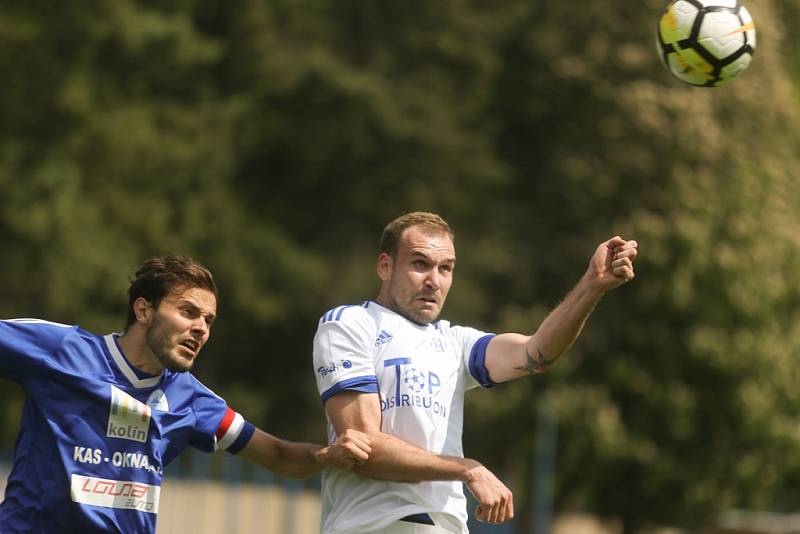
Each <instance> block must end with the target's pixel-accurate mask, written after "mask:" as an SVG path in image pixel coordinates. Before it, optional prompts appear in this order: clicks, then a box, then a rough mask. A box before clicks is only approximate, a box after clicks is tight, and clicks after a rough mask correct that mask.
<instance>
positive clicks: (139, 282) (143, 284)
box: [127, 254, 217, 326]
mask: <svg viewBox="0 0 800 534" xmlns="http://www.w3.org/2000/svg"><path fill="white" fill-rule="evenodd" d="M192 287H198V288H201V289H206V290H208V291H210V292H211V293H213V294H214V297H215V298H216V296H217V284H216V283H215V282H214V276H213V275H212V274H211V271H209V270H208V269H207V268H206V267H204V266H203V265H201V264H200V263H198V262H196V261H195V260H193V259H192V258H190V257H188V256H181V255H178V254H166V255H164V256H158V257H156V258H151V259H149V260H147V261H146V262H144V263H143V264H142V266H141V267H140V268H139V270H138V271H136V275H135V278H134V279H133V280H131V285H130V287H129V288H128V323H127V326H130V325H132V324H133V323H134V322H136V314H135V313H134V312H133V303H134V302H136V299H138V298H139V297H141V298H143V299H145V300H146V301H147V302H149V303H150V304H152V305H153V307H156V308H157V307H158V305H159V304H160V303H161V299H163V298H164V297H166V296H167V295H169V294H170V293H172V292H173V291H176V290H179V289H186V288H192Z"/></svg>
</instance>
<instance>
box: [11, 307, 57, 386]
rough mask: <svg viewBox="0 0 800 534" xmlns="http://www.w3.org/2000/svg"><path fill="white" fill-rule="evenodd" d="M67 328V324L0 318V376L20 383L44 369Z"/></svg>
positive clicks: (55, 351) (50, 360)
mask: <svg viewBox="0 0 800 534" xmlns="http://www.w3.org/2000/svg"><path fill="white" fill-rule="evenodd" d="M71 331H72V327H71V326H68V325H63V324H58V323H51V322H47V321H42V320H40V319H10V320H3V321H0V378H8V379H10V380H14V381H17V382H22V381H24V380H25V379H26V378H27V377H28V376H30V375H31V374H33V373H36V372H37V371H41V370H44V369H46V368H48V367H49V365H50V363H51V362H52V360H53V357H54V355H55V354H56V353H58V351H59V349H60V347H61V344H62V343H63V341H64V338H65V337H66V336H67V334H68V333H70V332H71Z"/></svg>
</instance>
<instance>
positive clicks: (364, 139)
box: [0, 0, 800, 534]
mask: <svg viewBox="0 0 800 534" xmlns="http://www.w3.org/2000/svg"><path fill="white" fill-rule="evenodd" d="M666 3H667V2H666V0H644V1H641V2H630V1H628V0H598V1H594V2H560V1H558V2H555V1H545V0H502V1H496V2H484V1H477V0H471V1H469V0H438V1H435V2H431V1H428V0H425V1H417V0H403V1H395V0H380V1H377V0H314V1H310V0H228V1H219V0H217V1H215V0H159V1H154V0H92V1H85V0H74V1H72V2H55V1H46V0H42V1H37V2H2V3H1V4H0V5H2V6H3V7H2V9H1V10H0V236H1V242H2V253H1V254H2V261H0V317H4V318H10V317H41V318H46V319H49V320H53V321H58V322H63V323H77V324H80V325H81V326H83V327H84V328H86V329H89V330H92V331H94V332H97V333H101V334H102V333H107V332H109V331H119V330H120V329H122V328H123V326H124V320H125V313H126V312H125V309H126V295H125V292H126V290H127V287H128V283H129V280H130V277H131V275H132V274H133V273H134V272H135V270H136V268H137V267H138V266H139V265H140V264H141V262H142V261H143V260H145V259H146V258H148V257H151V256H154V255H158V254H162V253H166V252H180V253H186V254H190V255H192V256H194V257H196V258H197V259H199V260H200V261H202V262H203V263H205V264H206V265H207V266H209V267H210V268H211V269H212V271H213V272H214V273H215V275H216V277H217V281H218V284H219V286H220V305H219V312H220V313H219V318H220V320H219V321H218V322H217V323H215V326H214V334H213V336H212V338H211V341H210V343H209V344H208V345H207V347H206V349H204V352H203V354H202V357H201V358H200V360H199V361H198V364H197V366H196V375H197V376H198V377H199V378H200V379H201V380H202V381H203V382H205V383H206V384H207V385H209V386H210V387H211V388H212V389H214V390H215V391H216V392H217V393H219V394H220V395H222V396H223V397H224V398H226V400H227V401H228V403H229V404H230V405H231V406H233V407H234V408H235V409H236V410H238V411H240V412H242V413H243V414H244V415H245V416H246V417H247V418H248V419H250V420H251V421H253V422H254V423H256V424H257V425H258V426H260V427H262V428H264V429H266V430H267V431H269V432H271V433H273V434H276V435H279V436H282V437H285V438H289V439H293V440H305V441H316V442H321V441H323V440H324V439H325V425H324V415H323V410H322V406H321V404H320V401H319V397H318V395H317V393H316V388H315V384H314V376H313V369H312V365H311V340H312V337H313V334H314V331H315V329H316V326H317V321H318V319H319V317H320V316H321V315H322V314H323V313H324V312H325V311H326V310H328V309H329V308H332V307H334V306H336V305H339V304H343V303H355V302H360V301H362V300H364V299H368V298H373V297H374V296H375V294H376V291H377V288H378V283H377V278H376V276H375V271H374V268H375V259H376V256H377V246H378V239H379V237H380V233H381V230H382V229H383V226H384V225H385V224H386V223H387V222H388V221H389V220H391V219H393V218H395V217H396V216H398V215H400V214H402V213H404V212H406V211H414V210H429V211H436V212H438V213H440V214H442V215H443V216H444V217H445V218H446V219H447V220H448V221H449V222H450V223H451V225H452V226H453V228H454V230H455V233H456V247H457V251H458V256H459V261H458V269H457V270H456V282H455V285H454V287H453V290H452V291H451V294H450V298H449V302H448V306H447V308H446V309H445V313H444V315H443V317H445V318H447V319H449V320H450V321H451V322H454V323H457V324H467V325H471V326H475V327H478V328H482V329H485V330H489V331H497V332H500V331H520V332H532V331H533V330H534V329H535V328H536V326H537V325H538V324H539V322H540V321H541V320H542V319H543V318H544V316H545V315H546V313H547V312H548V310H550V309H552V308H553V307H554V306H555V305H556V304H557V303H558V301H559V299H560V298H561V297H562V296H563V295H564V294H565V293H566V292H567V291H568V290H569V289H570V288H571V287H572V285H573V284H574V283H575V282H576V281H577V279H578V277H579V276H580V275H581V274H582V273H583V271H584V269H585V266H586V263H587V261H588V258H589V257H590V255H591V253H592V252H593V250H594V248H595V246H596V245H597V244H598V243H600V242H601V241H603V240H605V239H607V238H608V237H610V236H612V235H614V234H620V235H623V236H625V237H626V238H635V239H636V240H637V241H638V242H639V250H640V255H639V258H638V259H637V278H636V280H635V281H634V282H632V283H630V284H628V285H626V286H623V287H622V288H620V289H618V290H615V291H614V292H613V293H611V294H609V295H607V296H606V297H605V298H604V300H603V301H602V302H601V304H600V306H599V308H598V309H597V310H596V312H595V314H594V315H593V317H592V318H591V319H590V321H589V323H588V325H587V327H586V329H585V331H584V333H583V335H582V336H581V338H580V339H579V340H578V342H577V343H576V345H575V346H574V347H573V349H572V350H571V351H570V352H569V353H568V354H567V355H565V356H564V357H563V358H562V359H561V361H560V362H559V364H558V365H557V366H556V368H555V369H554V370H552V371H551V372H549V373H548V374H546V375H542V376H536V377H533V378H531V379H528V380H518V381H516V382H514V383H510V384H506V385H503V386H501V387H497V388H495V389H493V390H491V391H474V392H471V393H470V394H469V395H468V397H467V407H466V414H467V416H466V421H465V435H464V443H465V453H466V455H467V456H470V457H473V458H477V459H479V460H481V461H483V462H485V464H486V465H487V466H488V467H490V469H492V470H493V471H494V472H496V473H497V474H498V476H500V477H501V478H502V479H503V480H504V481H506V483H507V484H508V485H509V486H510V487H512V489H513V491H514V493H515V507H516V515H517V517H516V518H515V520H514V521H513V523H511V524H509V525H504V526H500V527H489V528H485V527H484V528H482V527H480V526H476V527H475V529H474V531H475V532H495V533H500V532H513V533H523V532H525V533H527V532H533V533H537V534H544V533H546V532H551V531H552V529H554V528H555V526H556V524H557V522H558V521H559V520H564V518H568V517H582V518H591V521H589V520H587V522H591V523H592V524H593V525H595V526H596V527H597V528H600V527H601V526H602V528H604V529H605V530H603V532H612V533H620V534H632V533H640V532H641V533H646V532H656V531H663V530H664V529H668V530H669V531H673V532H700V531H702V532H706V531H712V532H798V531H800V522H798V521H796V520H794V521H793V522H792V518H793V517H794V516H793V515H791V514H792V513H793V512H795V511H796V510H798V508H800V425H799V423H800V387H798V384H799V383H800V361H798V350H800V209H798V208H800V176H798V175H800V38H799V37H798V33H797V28H799V27H800V2H798V1H794V0H747V2H746V5H747V7H748V9H749V10H750V13H751V14H752V16H753V18H754V20H755V23H756V28H757V31H758V48H757V51H756V54H755V58H754V61H753V64H752V66H751V67H750V69H749V70H748V71H747V72H745V73H744V74H743V75H742V76H741V77H740V78H738V79H737V80H735V81H734V82H733V83H732V84H731V85H729V86H726V87H722V88H717V89H704V88H703V89H698V88H693V87H690V86H686V85H682V84H681V83H680V82H678V81H676V80H674V79H673V78H672V77H671V76H670V75H669V74H668V73H667V71H666V70H665V69H664V67H663V66H662V65H661V64H660V62H659V58H658V55H657V54H656V51H655V28H656V24H657V21H658V18H659V16H660V14H661V12H662V10H663V9H664V7H665V5H666ZM23 399H24V396H23V394H22V392H21V390H20V389H19V388H18V387H17V386H15V385H14V384H12V383H10V382H7V381H3V382H0V449H3V450H5V451H7V452H6V453H5V457H6V458H10V451H11V450H12V449H13V444H14V440H15V436H16V429H17V423H18V420H19V415H20V412H21V408H22V403H23ZM197 457H202V455H192V456H191V459H192V460H193V461H194V462H195V464H197V463H198V462H200V460H197V459H196V458H197ZM233 460H234V461H235V462H238V463H241V462H239V460H238V459H233ZM207 461H209V462H212V463H213V462H217V463H220V462H229V460H219V459H212V460H207ZM190 463H191V462H190ZM238 463H237V464H236V465H235V466H228V467H225V468H224V469H216V468H215V469H212V468H211V467H208V466H206V467H204V468H202V469H200V470H199V471H198V468H197V467H194V468H190V467H185V469H184V468H183V467H181V466H180V465H176V466H173V467H172V469H173V470H174V474H175V476H174V478H173V479H171V480H172V481H173V482H174V483H175V484H176V485H177V484H178V483H180V481H181V480H182V475H181V473H190V474H191V473H193V474H194V475H193V476H196V475H197V473H201V474H202V475H203V477H205V479H208V480H212V481H213V480H215V479H221V480H225V484H226V486H225V487H227V488H232V489H230V491H238V489H237V488H238V487H239V486H241V485H242V484H248V483H250V481H251V480H252V478H253V477H251V476H250V475H249V474H248V473H247V472H244V474H241V475H240V474H235V475H231V473H239V472H240V470H241V469H245V468H243V467H241V466H240V465H239V464H238ZM226 465H227V464H226ZM203 477H201V478H203ZM168 480H170V479H168ZM274 482H275V481H270V480H267V481H266V482H265V483H264V484H266V486H268V487H272V486H270V484H272V483H274ZM278 486H280V487H283V484H282V483H281V484H278ZM292 488H293V489H292ZM239 489H241V488H239ZM169 491H170V490H169V489H166V490H165V499H166V498H167V494H168V493H169ZM290 491H294V492H295V493H298V492H300V493H303V495H308V496H309V497H308V498H309V499H311V500H312V501H313V498H314V491H315V482H314V481H313V480H312V481H311V482H308V483H305V485H303V486H302V488H300V489H298V486H296V485H295V486H291V487H290ZM225 495H227V497H222V498H224V499H228V502H229V503H230V502H234V501H236V500H237V499H236V498H235V496H234V497H231V495H233V494H231V493H227V494H225ZM175 498H177V493H176V494H175ZM292 502H294V501H292ZM295 504H296V503H295ZM194 506H195V507H197V506H198V505H197V502H195V503H194ZM281 506H283V505H281ZM291 506H295V505H294V504H292V505H291ZM311 507H312V509H313V507H314V505H313V502H312V504H311ZM201 508H202V507H201ZM293 510H294V509H293ZM192 511H193V508H192V506H185V507H183V508H181V510H180V512H179V513H181V514H185V515H191V514H192ZM164 513H166V514H169V513H170V512H169V511H167V512H164ZM311 515H312V519H314V517H313V514H311ZM162 516H163V514H162ZM759 518H761V519H762V521H760V522H759ZM764 518H768V519H769V521H767V520H766V519H764ZM162 521H163V522H164V526H162V527H160V529H159V531H160V532H163V533H164V534H167V533H169V532H176V533H177V532H184V531H186V530H185V525H184V528H182V527H181V526H180V524H178V526H174V527H170V526H168V524H167V523H168V522H169V520H168V519H166V518H165V517H162ZM756 523H757V524H758V525H761V526H754V525H756ZM169 524H170V525H171V524H173V523H169ZM281 524H282V525H283V526H276V527H274V528H273V529H272V530H268V531H274V532H287V533H288V532H290V529H289V527H287V526H286V525H287V523H285V522H284V523H281ZM777 524H781V525H784V527H777V526H774V525H777ZM576 525H577V523H576ZM747 525H750V526H747ZM766 525H772V526H766ZM786 525H788V526H786ZM260 528H262V529H264V528H266V527H264V525H262V526H261V527H260ZM294 528H295V527H294V526H293V527H292V529H291V530H292V531H293V530H294ZM310 528H311V531H312V532H313V531H314V529H315V528H317V523H313V526H312V527H310ZM580 528H583V527H580ZM586 528H589V527H586ZM747 528H749V529H750V530H746V529H747ZM780 528H784V530H780ZM570 529H571V530H570ZM770 529H772V530H770ZM567 530H568V531H570V532H573V533H574V532H579V531H580V532H584V531H582V530H580V529H579V527H577V526H573V527H569V528H568V529H567ZM567 530H563V529H562V531H564V532H566V531H567ZM255 531H258V530H255ZM595 531H597V530H592V532H595ZM195 532H199V531H198V530H195ZM219 532H222V530H220V531H219ZM230 532H233V530H230ZM585 532H590V531H589V530H586V531H585Z"/></svg>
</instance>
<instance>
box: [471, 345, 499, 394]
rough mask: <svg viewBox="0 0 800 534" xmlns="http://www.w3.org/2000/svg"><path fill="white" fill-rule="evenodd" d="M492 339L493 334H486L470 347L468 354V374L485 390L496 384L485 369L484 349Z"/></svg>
mask: <svg viewBox="0 0 800 534" xmlns="http://www.w3.org/2000/svg"><path fill="white" fill-rule="evenodd" d="M492 338H494V334H486V335H485V336H483V337H481V338H480V339H478V341H476V342H475V344H474V345H473V346H472V350H471V351H470V353H469V372H470V374H471V375H472V377H473V378H475V380H476V381H477V382H478V384H480V385H481V386H483V387H485V388H490V387H493V386H495V385H496V384H495V383H494V382H492V379H491V378H490V377H489V370H488V369H487V368H486V347H488V346H489V342H490V341H491V340H492Z"/></svg>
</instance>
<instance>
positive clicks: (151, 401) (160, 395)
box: [147, 389, 169, 412]
mask: <svg viewBox="0 0 800 534" xmlns="http://www.w3.org/2000/svg"><path fill="white" fill-rule="evenodd" d="M147 405H148V406H150V408H151V409H153V410H158V411H159V412H168V411H169V403H168V402H167V396H166V395H164V392H163V391H161V390H160V389H157V390H155V391H153V392H152V393H151V394H150V396H149V397H148V398H147Z"/></svg>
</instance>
